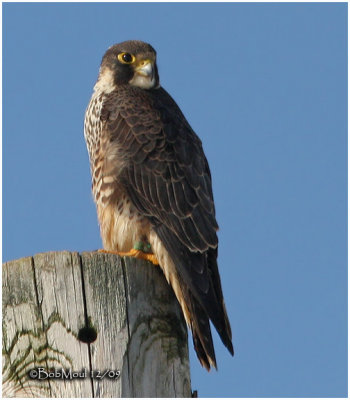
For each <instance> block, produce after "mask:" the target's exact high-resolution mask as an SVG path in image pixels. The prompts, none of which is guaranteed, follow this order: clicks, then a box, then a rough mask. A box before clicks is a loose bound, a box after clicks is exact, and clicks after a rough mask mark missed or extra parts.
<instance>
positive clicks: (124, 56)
mask: <svg viewBox="0 0 350 400" xmlns="http://www.w3.org/2000/svg"><path fill="white" fill-rule="evenodd" d="M118 60H119V61H120V62H121V63H123V64H131V63H133V62H134V61H135V57H134V56H133V55H132V54H130V53H119V54H118Z"/></svg>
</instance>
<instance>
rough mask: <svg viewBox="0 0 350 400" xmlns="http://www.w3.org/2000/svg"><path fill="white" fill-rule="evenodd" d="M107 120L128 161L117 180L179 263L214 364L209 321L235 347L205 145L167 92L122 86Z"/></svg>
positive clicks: (202, 346) (200, 340)
mask: <svg viewBox="0 0 350 400" xmlns="http://www.w3.org/2000/svg"><path fill="white" fill-rule="evenodd" d="M102 116H103V119H104V121H105V122H106V125H105V129H106V130H107V133H108V134H109V137H110V145H111V147H112V148H113V146H114V147H115V149H116V151H118V152H119V157H120V159H121V160H122V161H123V162H122V164H123V165H124V168H123V169H122V171H120V172H119V177H118V179H119V181H120V182H121V183H122V184H123V185H124V186H125V188H126V190H127V192H128V194H129V196H130V199H131V201H132V202H133V204H134V206H135V207H136V208H137V209H138V211H139V212H140V213H141V214H142V215H144V216H146V217H147V218H148V219H149V221H150V222H151V224H152V226H153V229H154V231H155V232H156V233H157V235H158V236H159V238H160V240H161V241H162V242H163V244H164V246H165V248H166V249H167V251H168V252H169V254H170V255H171V257H172V259H173V260H174V264H175V266H176V268H177V271H178V275H179V276H181V281H182V282H183V284H184V285H185V286H186V288H188V291H189V294H187V295H186V293H185V292H186V290H187V289H186V290H184V295H185V297H186V299H187V301H188V303H189V309H190V310H191V311H192V312H193V313H194V314H196V313H198V312H200V314H201V315H200V316H198V315H196V317H194V318H193V326H192V329H193V333H194V335H193V337H194V342H195V346H196V350H197V353H198V355H199V353H203V352H205V353H206V355H207V359H205V358H204V357H200V358H201V360H202V362H203V363H204V364H205V365H206V364H207V363H208V359H210V360H211V361H212V362H211V363H212V364H213V365H215V354H214V349H213V346H212V339H211V335H210V336H208V329H209V333H210V327H209V323H208V317H209V318H210V319H211V320H212V321H213V323H214V325H215V327H216V329H217V330H218V332H219V334H220V336H221V338H222V340H223V342H224V344H225V345H226V346H227V348H228V349H229V350H230V352H231V353H233V348H232V342H231V329H230V324H229V321H228V318H227V314H226V310H225V306H224V302H223V295H222V290H221V283H220V277H219V272H218V268H217V263H216V257H217V244H218V239H217V234H216V231H217V229H218V226H217V222H216V219H215V208H214V201H213V194H212V187H211V176H210V170H209V166H208V163H207V160H206V157H205V155H204V152H203V149H202V144H201V141H200V139H199V138H198V137H197V135H196V134H195V133H194V132H193V130H192V129H191V127H190V126H189V124H188V122H187V121H186V119H185V117H184V116H183V114H182V113H181V111H180V109H179V108H178V106H177V105H176V103H175V102H174V101H173V99H172V98H171V97H170V96H169V95H168V94H167V92H166V91H165V90H163V89H161V88H160V89H157V90H151V91H144V90H142V89H138V88H133V87H130V86H127V87H125V88H123V87H122V88H118V90H117V91H115V92H112V93H111V94H109V95H108V96H107V99H106V101H105V102H104V106H103V110H102ZM203 313H204V315H206V316H204V315H202V314H203ZM199 317H201V318H202V319H203V318H204V322H203V321H201V322H200V319H199ZM205 321H206V322H205ZM200 329H202V330H203V332H200ZM204 331H205V332H204Z"/></svg>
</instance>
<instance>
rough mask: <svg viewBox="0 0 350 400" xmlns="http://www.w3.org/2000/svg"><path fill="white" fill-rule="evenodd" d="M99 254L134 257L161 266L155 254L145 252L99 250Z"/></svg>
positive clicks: (134, 250)
mask: <svg viewBox="0 0 350 400" xmlns="http://www.w3.org/2000/svg"><path fill="white" fill-rule="evenodd" d="M97 251H98V252H99V253H107V254H116V255H117V256H120V257H134V258H140V259H141V260H146V261H150V262H151V263H152V264H154V265H159V261H158V260H157V257H156V256H155V255H154V254H153V253H145V252H144V251H141V250H138V249H131V250H130V251H110V250H104V249H99V250H97Z"/></svg>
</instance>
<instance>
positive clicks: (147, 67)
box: [135, 60, 154, 80]
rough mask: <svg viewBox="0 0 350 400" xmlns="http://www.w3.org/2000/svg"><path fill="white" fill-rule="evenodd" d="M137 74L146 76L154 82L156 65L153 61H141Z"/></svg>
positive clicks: (136, 69)
mask: <svg viewBox="0 0 350 400" xmlns="http://www.w3.org/2000/svg"><path fill="white" fill-rule="evenodd" d="M135 71H136V73H137V74H139V75H141V76H145V77H147V78H150V79H151V80H153V78H154V63H153V61H151V60H141V61H140V62H139V65H138V66H137V67H136V68H135Z"/></svg>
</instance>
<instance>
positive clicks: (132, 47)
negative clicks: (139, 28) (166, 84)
mask: <svg viewBox="0 0 350 400" xmlns="http://www.w3.org/2000/svg"><path fill="white" fill-rule="evenodd" d="M125 84H129V85H132V86H136V87H139V88H141V89H154V88H157V87H159V76H158V69H157V64H156V51H155V50H154V48H153V47H152V46H151V45H150V44H148V43H144V42H141V41H139V40H128V41H126V42H122V43H119V44H115V45H113V46H111V47H110V48H109V49H108V50H107V51H106V53H105V55H104V56H103V58H102V63H101V68H100V74H99V78H98V81H97V84H96V86H97V87H98V88H100V89H102V90H103V91H107V92H111V91H112V90H114V89H115V88H116V87H117V86H119V85H125Z"/></svg>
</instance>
